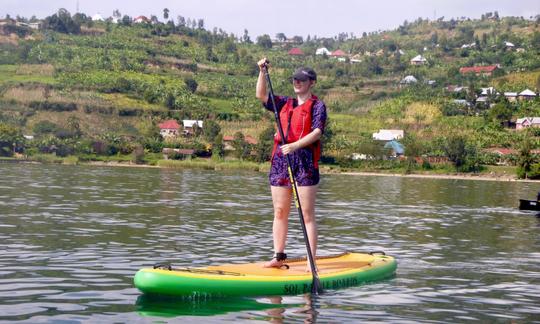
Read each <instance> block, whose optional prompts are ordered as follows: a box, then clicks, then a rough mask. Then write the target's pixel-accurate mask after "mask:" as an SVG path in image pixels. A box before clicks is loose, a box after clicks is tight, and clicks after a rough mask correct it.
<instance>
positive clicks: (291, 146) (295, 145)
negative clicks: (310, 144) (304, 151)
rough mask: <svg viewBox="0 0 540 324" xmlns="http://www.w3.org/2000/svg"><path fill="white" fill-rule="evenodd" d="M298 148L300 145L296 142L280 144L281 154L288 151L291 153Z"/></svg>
mask: <svg viewBox="0 0 540 324" xmlns="http://www.w3.org/2000/svg"><path fill="white" fill-rule="evenodd" d="M299 148H300V146H299V145H298V142H294V143H289V144H285V145H281V152H282V153H283V155H287V154H289V153H292V152H294V151H296V150H298V149H299Z"/></svg>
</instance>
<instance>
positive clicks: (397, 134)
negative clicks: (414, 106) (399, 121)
mask: <svg viewBox="0 0 540 324" xmlns="http://www.w3.org/2000/svg"><path fill="white" fill-rule="evenodd" d="M404 136H405V131H403V130H402V129H379V131H378V132H377V133H373V139H374V140H377V141H392V140H398V139H401V138H403V137H404Z"/></svg>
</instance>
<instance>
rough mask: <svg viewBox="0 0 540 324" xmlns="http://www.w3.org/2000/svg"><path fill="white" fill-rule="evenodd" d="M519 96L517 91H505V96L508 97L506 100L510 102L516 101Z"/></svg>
mask: <svg viewBox="0 0 540 324" xmlns="http://www.w3.org/2000/svg"><path fill="white" fill-rule="evenodd" d="M517 96H518V93H517V92H505V93H504V97H505V98H506V100H508V101H510V102H514V101H516V100H517Z"/></svg>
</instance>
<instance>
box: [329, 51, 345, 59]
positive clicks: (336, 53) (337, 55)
mask: <svg viewBox="0 0 540 324" xmlns="http://www.w3.org/2000/svg"><path fill="white" fill-rule="evenodd" d="M330 56H333V57H345V56H347V53H345V52H343V51H342V50H340V49H338V50H335V51H333V52H332V53H331V54H330Z"/></svg>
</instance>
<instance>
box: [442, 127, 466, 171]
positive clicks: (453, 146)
mask: <svg viewBox="0 0 540 324" xmlns="http://www.w3.org/2000/svg"><path fill="white" fill-rule="evenodd" d="M466 145H467V142H466V140H465V137H463V136H460V135H454V136H450V137H449V138H446V143H444V147H443V151H444V152H445V154H446V157H448V160H450V162H452V163H453V164H454V166H455V167H456V170H459V169H460V168H461V166H463V165H464V164H465V162H466V160H467V149H466Z"/></svg>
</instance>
